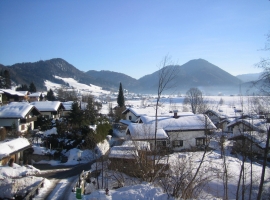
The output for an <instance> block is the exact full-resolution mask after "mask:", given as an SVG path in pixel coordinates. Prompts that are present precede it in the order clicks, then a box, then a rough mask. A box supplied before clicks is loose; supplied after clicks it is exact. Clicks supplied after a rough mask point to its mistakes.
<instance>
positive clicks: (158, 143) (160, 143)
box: [157, 141, 166, 147]
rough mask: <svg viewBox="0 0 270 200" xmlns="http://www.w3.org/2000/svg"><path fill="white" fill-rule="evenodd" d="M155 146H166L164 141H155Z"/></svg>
mask: <svg viewBox="0 0 270 200" xmlns="http://www.w3.org/2000/svg"><path fill="white" fill-rule="evenodd" d="M157 147H166V141H157Z"/></svg>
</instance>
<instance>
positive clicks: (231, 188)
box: [0, 77, 270, 200]
mask: <svg viewBox="0 0 270 200" xmlns="http://www.w3.org/2000/svg"><path fill="white" fill-rule="evenodd" d="M58 78H61V77H58ZM62 79H63V80H64V81H65V82H67V83H69V85H70V86H71V87H70V88H65V89H63V87H62V86H61V85H58V84H55V83H52V82H50V81H46V87H47V88H48V91H49V90H50V89H51V88H53V89H54V90H53V91H54V92H53V94H55V97H57V96H58V97H59V99H60V93H58V94H57V93H56V92H60V91H61V92H62V93H65V94H66V95H65V96H67V94H76V98H77V100H76V101H75V100H74V101H65V102H62V101H57V100H54V101H49V100H48V99H46V98H47V97H48V95H49V92H48V94H45V93H42V92H36V93H29V92H27V91H15V90H12V89H0V94H1V97H2V99H1V100H2V103H3V105H2V106H1V107H0V126H1V142H0V159H1V162H0V163H1V166H0V179H1V182H0V198H1V199H134V200H135V199H136V200H137V199H160V200H161V199H164V200H165V199H190V198H191V199H238V198H243V199H248V198H250V199H256V197H257V194H258V190H259V186H260V181H261V179H262V177H261V175H262V166H263V162H264V159H263V158H264V152H265V148H266V146H267V140H266V139H267V131H268V130H269V121H268V116H267V115H266V114H265V113H259V112H257V111H258V110H260V109H261V108H262V107H264V106H265V105H264V104H263V103H264V100H263V99H262V98H257V97H254V96H232V95H229V96H225V95H219V96H203V101H204V102H205V103H204V104H200V105H199V104H198V105H193V104H189V103H185V102H186V101H187V98H188V95H187V94H188V93H187V94H186V95H177V96H168V95H164V96H160V97H158V96H155V95H153V96H150V95H149V96H141V95H136V94H131V93H128V92H124V91H125V90H124V89H123V88H122V85H121V87H119V91H118V92H116V93H110V92H108V91H104V90H102V88H100V87H96V86H93V85H92V86H87V85H84V84H79V83H78V82H77V81H75V80H74V79H71V78H68V79H65V78H62ZM74 88H76V89H74ZM63 90H64V91H63ZM51 91H52V90H51ZM90 94H91V95H90ZM119 94H120V95H121V94H123V100H124V101H123V102H122V103H124V106H122V107H121V106H120V105H119V104H120V103H121V102H120V103H119V99H121V98H119ZM61 95H63V94H61ZM86 97H87V98H86ZM73 98H74V96H73ZM3 99H6V100H9V101H12V102H9V103H8V104H6V105H4V101H3ZM12 99H13V100H12ZM16 100H18V101H16ZM157 102H158V104H157ZM252 102H253V103H252ZM254 102H257V103H256V104H255V103H254ZM192 107H193V108H192ZM195 107H196V109H198V110H199V109H202V110H203V111H204V112H203V113H200V111H193V112H192V109H194V108H195ZM90 112H91V113H90ZM256 113H257V114H256ZM268 146H269V144H268ZM268 148H269V147H268ZM269 158H270V157H269V154H268V156H267V162H266V167H265V168H264V169H265V172H264V179H263V180H264V181H263V190H262V191H263V192H262V197H261V198H262V199H268V198H269V194H270V190H269V188H270V169H269V165H270V162H269Z"/></svg>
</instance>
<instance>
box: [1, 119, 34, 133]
mask: <svg viewBox="0 0 270 200" xmlns="http://www.w3.org/2000/svg"><path fill="white" fill-rule="evenodd" d="M13 123H15V124H16V127H17V131H19V132H22V133H23V132H25V131H27V130H28V126H30V127H31V130H33V129H34V122H33V121H32V122H30V123H24V124H20V120H19V119H1V120H0V126H4V127H12V124H13Z"/></svg>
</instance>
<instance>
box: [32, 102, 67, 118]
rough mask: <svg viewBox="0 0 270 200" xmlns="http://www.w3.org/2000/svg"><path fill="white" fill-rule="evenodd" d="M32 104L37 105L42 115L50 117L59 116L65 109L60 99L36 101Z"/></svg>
mask: <svg viewBox="0 0 270 200" xmlns="http://www.w3.org/2000/svg"><path fill="white" fill-rule="evenodd" d="M30 104H31V105H33V106H35V107H36V108H37V109H38V110H39V112H40V113H41V115H42V116H44V117H46V118H49V119H57V118H59V117H60V115H61V114H62V112H63V110H64V109H65V108H64V106H63V104H62V103H61V102H60V101H35V102H31V103H30Z"/></svg>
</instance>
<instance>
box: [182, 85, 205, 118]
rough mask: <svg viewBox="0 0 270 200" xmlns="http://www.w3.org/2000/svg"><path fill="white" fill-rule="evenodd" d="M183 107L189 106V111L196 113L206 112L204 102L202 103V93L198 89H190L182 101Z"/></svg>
mask: <svg viewBox="0 0 270 200" xmlns="http://www.w3.org/2000/svg"><path fill="white" fill-rule="evenodd" d="M184 105H190V107H191V111H192V112H193V113H194V114H196V113H203V112H204V111H206V110H207V108H206V107H207V105H206V102H205V101H204V98H203V95H202V92H201V91H200V90H199V89H198V88H190V89H189V90H188V91H187V93H186V97H185V99H184Z"/></svg>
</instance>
